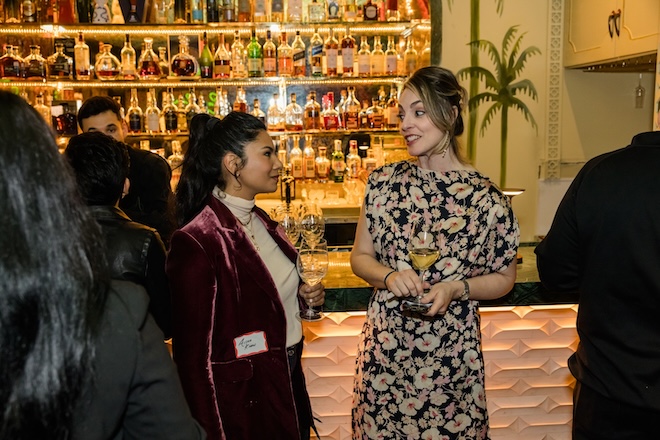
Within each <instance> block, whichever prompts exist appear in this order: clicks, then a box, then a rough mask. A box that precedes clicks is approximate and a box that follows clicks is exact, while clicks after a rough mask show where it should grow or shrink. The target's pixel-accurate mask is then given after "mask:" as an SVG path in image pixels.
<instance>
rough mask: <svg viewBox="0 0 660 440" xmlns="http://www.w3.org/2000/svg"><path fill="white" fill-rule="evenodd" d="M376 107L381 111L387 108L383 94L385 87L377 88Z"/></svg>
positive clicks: (385, 95) (384, 94)
mask: <svg viewBox="0 0 660 440" xmlns="http://www.w3.org/2000/svg"><path fill="white" fill-rule="evenodd" d="M378 105H379V106H380V108H382V109H383V110H385V109H386V108H387V94H386V93H385V86H380V87H378Z"/></svg>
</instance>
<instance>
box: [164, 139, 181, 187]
mask: <svg viewBox="0 0 660 440" xmlns="http://www.w3.org/2000/svg"><path fill="white" fill-rule="evenodd" d="M167 163H168V164H169V165H170V170H172V177H171V179H170V187H171V188H172V191H176V187H177V185H178V184H179V179H180V178H181V167H182V165H183V153H182V152H181V142H179V141H178V140H176V139H175V140H173V141H172V154H171V155H170V156H168V157H167Z"/></svg>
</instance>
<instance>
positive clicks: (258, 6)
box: [253, 0, 268, 23]
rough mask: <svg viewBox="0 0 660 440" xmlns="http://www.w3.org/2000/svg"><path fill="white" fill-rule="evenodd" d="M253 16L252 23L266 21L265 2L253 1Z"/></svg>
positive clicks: (262, 0)
mask: <svg viewBox="0 0 660 440" xmlns="http://www.w3.org/2000/svg"><path fill="white" fill-rule="evenodd" d="M253 16H254V21H255V22H257V23H262V22H264V21H268V2H267V1H266V0H255V1H254V12H253Z"/></svg>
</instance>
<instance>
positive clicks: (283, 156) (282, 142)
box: [277, 135, 289, 167]
mask: <svg viewBox="0 0 660 440" xmlns="http://www.w3.org/2000/svg"><path fill="white" fill-rule="evenodd" d="M277 144H278V147H277V158H278V159H279V160H280V162H282V167H286V166H288V165H289V162H288V161H287V154H288V153H287V151H286V147H287V144H288V141H287V138H286V136H285V135H282V136H280V139H279V140H278V141H277Z"/></svg>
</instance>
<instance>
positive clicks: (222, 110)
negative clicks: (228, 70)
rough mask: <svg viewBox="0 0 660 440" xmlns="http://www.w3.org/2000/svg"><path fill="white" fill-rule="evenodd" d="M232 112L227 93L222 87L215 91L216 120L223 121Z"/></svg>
mask: <svg viewBox="0 0 660 440" xmlns="http://www.w3.org/2000/svg"><path fill="white" fill-rule="evenodd" d="M229 112H231V108H230V106H229V101H228V99H227V91H226V90H223V89H222V87H219V88H217V89H215V105H214V106H213V113H214V114H215V117H216V118H219V119H223V118H224V117H225V116H227V115H228V114H229Z"/></svg>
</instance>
